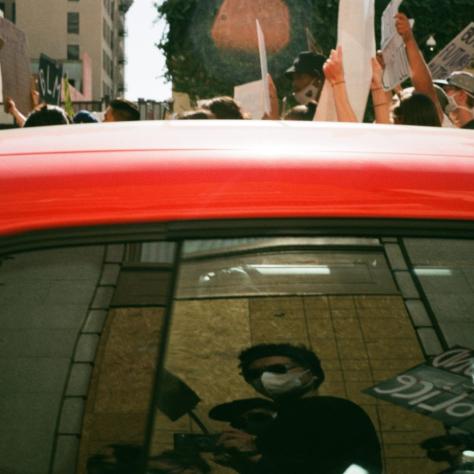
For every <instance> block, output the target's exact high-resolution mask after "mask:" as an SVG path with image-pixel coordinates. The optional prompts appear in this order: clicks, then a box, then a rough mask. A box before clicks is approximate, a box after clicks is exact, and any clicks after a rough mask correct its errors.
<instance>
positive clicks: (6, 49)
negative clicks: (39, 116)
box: [0, 17, 31, 115]
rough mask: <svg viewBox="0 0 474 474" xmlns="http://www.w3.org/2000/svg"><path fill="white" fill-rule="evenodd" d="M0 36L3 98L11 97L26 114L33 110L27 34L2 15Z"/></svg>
mask: <svg viewBox="0 0 474 474" xmlns="http://www.w3.org/2000/svg"><path fill="white" fill-rule="evenodd" d="M0 36H1V37H2V39H3V42H4V43H3V47H2V48H0V66H1V74H2V92H3V98H6V97H11V98H12V99H13V100H14V101H15V104H16V106H17V108H18V110H19V111H20V112H21V113H23V114H25V115H26V114H28V113H29V112H30V110H31V96H30V81H31V70H30V56H29V53H28V47H27V42H26V35H25V33H24V32H23V31H21V30H20V29H19V28H17V27H16V26H15V25H14V24H13V23H11V22H10V21H8V20H5V18H1V17H0Z"/></svg>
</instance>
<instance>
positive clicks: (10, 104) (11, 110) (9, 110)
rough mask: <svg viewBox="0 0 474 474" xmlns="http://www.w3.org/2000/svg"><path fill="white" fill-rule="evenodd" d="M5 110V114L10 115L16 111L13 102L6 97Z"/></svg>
mask: <svg viewBox="0 0 474 474" xmlns="http://www.w3.org/2000/svg"><path fill="white" fill-rule="evenodd" d="M6 106H7V107H6V108H7V113H9V114H12V115H13V113H14V112H15V110H16V104H15V101H14V100H13V99H12V98H11V97H7V99H6Z"/></svg>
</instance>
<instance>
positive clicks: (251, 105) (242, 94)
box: [234, 80, 265, 120]
mask: <svg viewBox="0 0 474 474" xmlns="http://www.w3.org/2000/svg"><path fill="white" fill-rule="evenodd" d="M263 87H264V86H263V81H261V80H258V81H253V82H248V83H247V84H242V85H240V86H235V87H234V99H235V100H236V101H237V102H238V103H239V104H240V106H241V107H242V110H243V111H244V112H245V113H247V114H249V115H250V117H251V118H252V119H255V120H259V119H261V118H262V117H263V115H264V113H265V108H264V105H263V98H262V88H263Z"/></svg>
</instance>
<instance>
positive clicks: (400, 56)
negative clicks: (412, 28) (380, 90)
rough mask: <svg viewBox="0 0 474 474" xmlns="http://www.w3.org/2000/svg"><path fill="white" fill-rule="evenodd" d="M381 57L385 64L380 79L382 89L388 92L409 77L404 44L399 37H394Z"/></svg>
mask: <svg viewBox="0 0 474 474" xmlns="http://www.w3.org/2000/svg"><path fill="white" fill-rule="evenodd" d="M382 56H383V60H384V62H385V69H384V72H383V77H382V81H383V87H384V89H385V90H386V91H389V90H392V89H393V88H394V87H395V86H398V85H399V84H401V83H402V82H403V81H404V80H406V79H408V78H409V77H410V65H409V63H408V58H407V53H406V50H405V44H404V43H403V39H402V37H401V36H400V35H398V34H397V35H396V36H394V37H393V38H392V39H391V40H390V41H389V43H388V44H387V45H386V46H385V48H384V49H382Z"/></svg>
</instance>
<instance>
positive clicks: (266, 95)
mask: <svg viewBox="0 0 474 474" xmlns="http://www.w3.org/2000/svg"><path fill="white" fill-rule="evenodd" d="M255 21H256V23H257V38H258V53H259V56H260V69H261V71H262V95H263V109H264V111H265V112H266V113H267V114H270V111H271V108H270V90H269V88H268V62H267V50H266V48H265V36H264V35H263V31H262V28H261V27H260V23H259V21H258V20H255ZM262 116H263V114H262ZM259 118H261V117H259Z"/></svg>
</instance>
